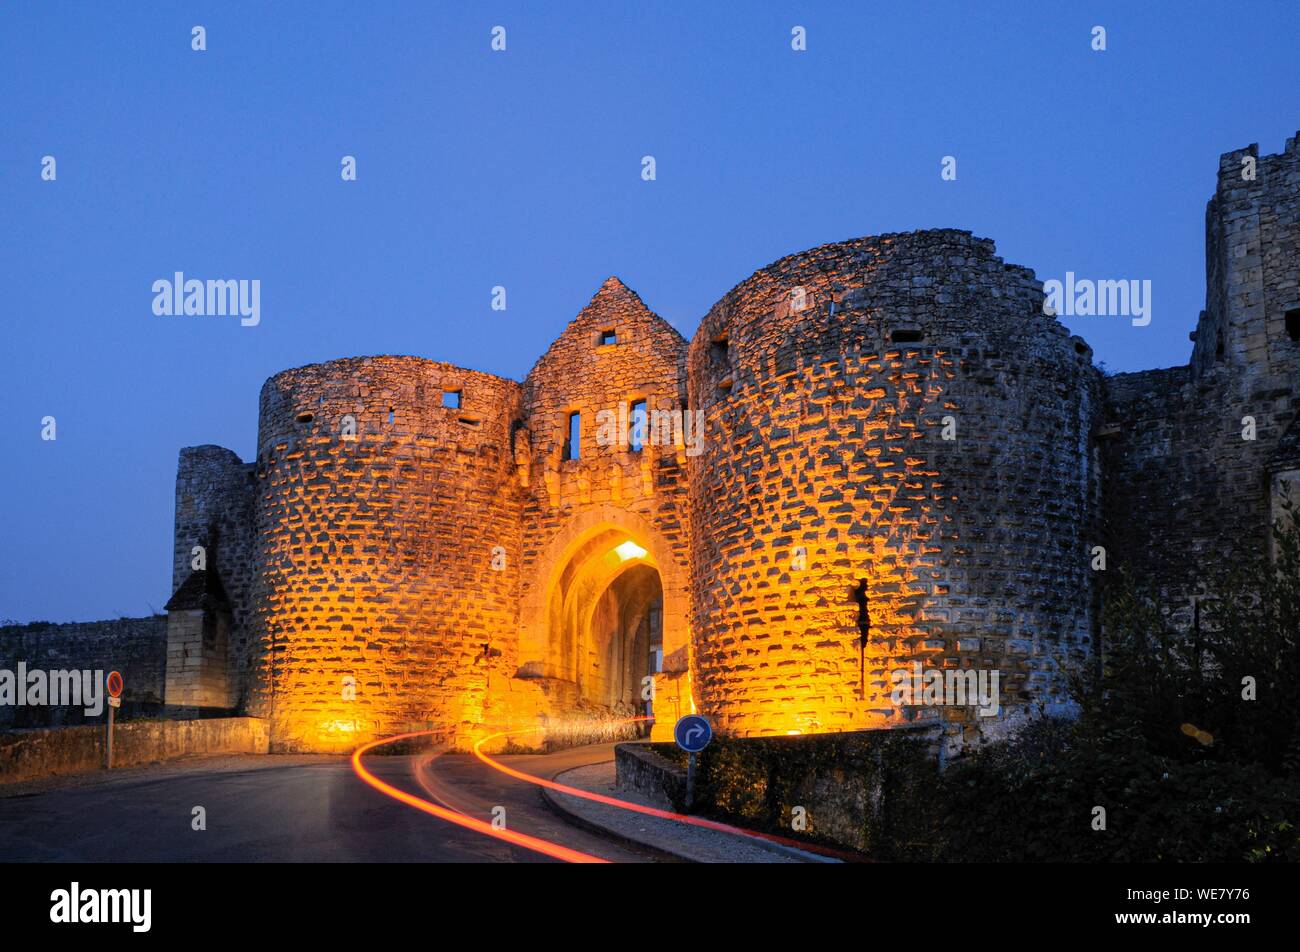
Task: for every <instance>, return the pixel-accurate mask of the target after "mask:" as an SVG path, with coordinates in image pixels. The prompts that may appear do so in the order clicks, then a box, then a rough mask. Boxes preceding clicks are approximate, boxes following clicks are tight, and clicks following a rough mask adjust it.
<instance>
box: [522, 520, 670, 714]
mask: <svg viewBox="0 0 1300 952" xmlns="http://www.w3.org/2000/svg"><path fill="white" fill-rule="evenodd" d="M665 560H667V561H665ZM537 569H538V570H537V572H536V574H535V575H534V577H533V583H532V586H531V587H530V588H531V590H530V591H529V592H528V593H527V595H526V597H525V601H524V605H523V613H522V617H521V621H522V623H523V631H522V632H521V639H520V644H521V648H522V649H523V650H522V653H521V659H520V660H521V662H522V664H521V674H525V675H526V676H527V675H532V676H541V677H548V678H555V679H558V680H561V681H565V682H568V683H569V684H570V685H571V686H572V687H571V689H570V690H571V691H572V697H573V700H574V702H575V703H576V704H578V705H580V706H582V707H585V708H593V707H595V708H604V709H607V710H609V711H611V712H618V713H626V714H646V713H650V710H649V708H648V705H647V702H646V701H645V700H643V691H644V687H645V684H646V680H645V679H646V678H649V677H653V676H654V675H656V674H658V673H659V672H662V671H673V670H678V671H682V670H685V668H686V657H685V655H686V633H685V617H686V612H685V604H684V593H683V591H682V587H681V578H682V575H683V574H684V572H683V570H681V569H680V568H679V567H678V566H677V565H676V563H674V562H672V561H671V554H670V553H669V552H668V551H667V549H666V547H665V546H664V543H663V541H662V540H661V539H660V538H659V537H657V536H656V535H655V534H654V533H653V532H652V531H650V529H649V527H648V526H647V525H645V524H644V522H643V521H642V520H641V519H640V518H639V517H637V516H635V515H633V514H631V513H627V512H624V511H620V510H616V509H611V511H610V512H603V511H602V512H595V513H589V514H587V515H586V516H585V517H580V518H576V519H575V520H574V521H573V522H572V523H571V524H570V525H569V526H567V527H566V529H565V530H564V531H562V532H561V533H559V534H558V535H557V537H556V538H555V539H554V540H553V542H552V544H551V546H549V547H548V550H547V551H546V552H545V553H544V554H543V556H542V558H541V559H539V564H538V566H537ZM661 713H665V714H669V715H671V714H672V713H673V712H672V711H665V712H661Z"/></svg>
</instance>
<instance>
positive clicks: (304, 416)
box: [298, 413, 316, 423]
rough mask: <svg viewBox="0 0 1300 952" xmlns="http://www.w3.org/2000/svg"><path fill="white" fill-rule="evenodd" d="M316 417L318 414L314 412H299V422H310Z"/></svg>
mask: <svg viewBox="0 0 1300 952" xmlns="http://www.w3.org/2000/svg"><path fill="white" fill-rule="evenodd" d="M314 419H316V414H314V413H299V414H298V422H299V423H310V422H311V421H312V420H314Z"/></svg>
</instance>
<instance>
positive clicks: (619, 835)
mask: <svg viewBox="0 0 1300 952" xmlns="http://www.w3.org/2000/svg"><path fill="white" fill-rule="evenodd" d="M585 766H591V765H590V764H588V765H585ZM581 769H583V767H571V768H569V769H567V770H561V771H559V772H558V773H556V774H554V775H553V776H551V777H550V778H548V779H550V780H554V781H555V782H557V783H564V782H565V781H564V780H563V779H562V778H563V777H564V775H565V774H567V773H571V772H574V771H577V770H581ZM570 786H573V785H572V784H570ZM540 790H541V794H542V800H543V801H544V802H545V803H546V805H547V806H549V807H550V808H551V809H552V810H553V811H555V812H556V813H558V814H560V815H561V816H562V817H563V818H564V819H565V820H566V821H568V822H571V823H573V824H574V825H576V826H580V827H582V828H583V829H585V830H588V831H589V832H592V833H597V834H600V835H601V836H607V837H612V838H613V839H615V840H618V841H620V842H622V843H625V844H629V845H632V846H634V847H636V848H639V849H647V850H650V851H651V852H653V853H657V854H660V855H662V856H666V857H670V858H671V859H673V860H675V861H678V862H684V863H699V862H703V861H702V860H699V859H696V858H695V857H693V856H689V855H687V854H685V853H680V852H677V851H676V850H674V849H673V846H672V844H667V845H665V844H664V843H663V842H662V841H661V840H654V841H652V840H651V839H649V838H641V837H636V836H633V835H631V834H630V833H627V832H625V831H623V830H620V829H615V828H614V827H610V826H606V825H605V824H603V823H599V822H597V821H595V820H593V819H591V818H590V817H585V816H582V815H580V814H578V813H575V812H574V811H573V810H570V809H569V808H568V807H567V806H565V805H564V803H563V802H562V799H561V798H562V797H563V796H565V795H564V794H562V793H558V792H556V791H554V790H552V789H550V788H549V787H541V788H540ZM716 832H718V833H719V835H722V836H733V837H736V838H738V839H743V840H744V841H745V842H746V843H749V844H751V845H753V846H757V847H759V848H760V849H763V850H766V851H767V852H769V853H775V854H778V855H782V856H787V857H789V858H791V859H796V860H799V861H801V862H805V863H839V862H841V861H840V860H837V859H834V858H832V857H829V856H822V855H819V854H817V853H810V852H808V851H807V850H801V849H797V848H795V847H793V846H785V845H784V844H781V843H773V842H772V841H771V840H766V839H763V838H762V837H758V836H746V835H745V834H743V833H722V832H721V831H716Z"/></svg>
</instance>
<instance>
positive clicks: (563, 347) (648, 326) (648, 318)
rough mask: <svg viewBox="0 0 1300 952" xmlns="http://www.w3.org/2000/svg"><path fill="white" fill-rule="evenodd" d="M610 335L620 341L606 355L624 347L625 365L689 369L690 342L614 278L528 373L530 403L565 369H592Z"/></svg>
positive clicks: (609, 280) (621, 356) (623, 357)
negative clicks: (639, 363)
mask: <svg viewBox="0 0 1300 952" xmlns="http://www.w3.org/2000/svg"><path fill="white" fill-rule="evenodd" d="M605 331H613V332H614V334H615V337H616V341H617V342H616V343H614V344H607V345H603V347H604V348H609V349H604V350H602V351H601V356H610V355H612V353H613V351H612V348H624V350H622V351H621V352H619V357H620V360H619V361H618V362H619V363H620V364H623V365H635V364H636V363H637V360H636V358H642V359H644V361H645V362H646V363H647V364H649V365H653V366H654V367H661V366H662V365H663V363H664V362H665V361H669V362H672V363H673V365H674V366H675V367H676V368H678V369H680V368H682V367H684V366H685V361H686V339H685V338H684V337H682V335H681V334H679V333H677V331H676V329H674V328H673V326H672V325H671V324H669V323H668V322H667V321H665V320H664V319H663V318H662V317H660V316H659V315H658V314H656V313H654V311H652V310H650V309H649V308H648V307H646V306H645V302H643V301H642V300H641V298H640V296H639V295H638V294H637V293H636V292H635V291H633V290H632V289H631V288H629V287H628V286H627V285H626V284H624V283H623V282H622V281H621V280H619V279H618V278H617V277H615V276H613V275H611V276H610V277H608V278H606V279H605V283H604V284H602V285H601V286H600V287H599V288H598V289H597V291H596V293H595V294H594V295H592V298H591V301H590V302H589V303H588V304H587V306H586V307H584V308H583V309H582V310H581V311H579V312H578V316H577V317H575V318H574V319H573V320H572V321H570V322H569V325H568V326H567V327H566V328H565V329H564V333H562V334H561V335H560V336H559V337H558V338H556V340H555V342H554V343H552V344H551V346H550V347H549V348H548V349H547V351H546V353H545V354H543V355H542V357H541V359H540V360H538V361H537V363H536V364H535V365H534V366H533V369H532V370H531V371H529V373H528V377H527V378H525V381H524V387H525V390H526V397H525V399H529V398H531V396H532V395H533V394H534V392H535V390H536V388H538V387H539V386H540V387H544V386H545V385H546V384H547V383H550V382H562V380H563V379H564V378H563V369H564V368H568V369H570V370H578V371H581V370H582V369H583V368H585V367H587V366H588V365H589V363H590V357H589V355H590V354H591V352H592V351H594V350H595V349H596V348H600V347H602V344H601V335H602V334H603V333H604V332H605ZM602 363H606V364H607V363H610V361H602ZM629 369H630V368H629ZM647 369H649V368H647ZM652 376H657V373H652ZM683 396H684V394H683Z"/></svg>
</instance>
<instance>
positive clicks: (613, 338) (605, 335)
mask: <svg viewBox="0 0 1300 952" xmlns="http://www.w3.org/2000/svg"><path fill="white" fill-rule="evenodd" d="M617 343H618V332H617V331H615V330H614V328H612V327H610V328H607V329H606V330H603V331H601V332H600V346H601V347H609V346H612V345H614V344H617Z"/></svg>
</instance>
